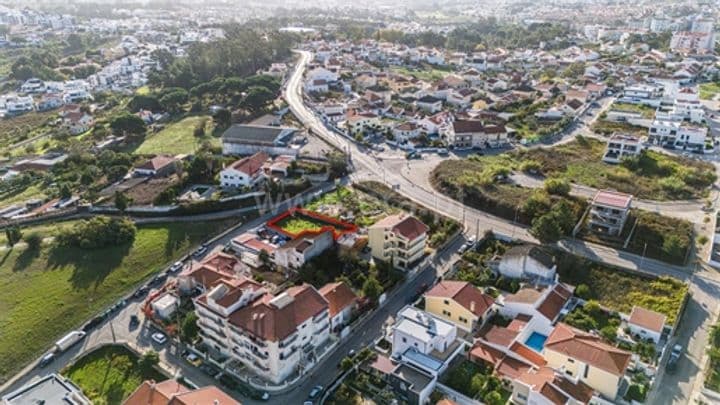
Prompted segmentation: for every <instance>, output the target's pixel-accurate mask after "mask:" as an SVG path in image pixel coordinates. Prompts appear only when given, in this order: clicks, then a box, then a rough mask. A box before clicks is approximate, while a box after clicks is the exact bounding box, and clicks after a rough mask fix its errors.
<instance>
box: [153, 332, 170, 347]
mask: <svg viewBox="0 0 720 405" xmlns="http://www.w3.org/2000/svg"><path fill="white" fill-rule="evenodd" d="M151 339H152V340H153V342H155V343H157V344H159V345H163V344H165V342H167V336H165V334H164V333H160V332H155V333H153V334H152V336H151Z"/></svg>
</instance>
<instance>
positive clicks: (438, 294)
mask: <svg viewBox="0 0 720 405" xmlns="http://www.w3.org/2000/svg"><path fill="white" fill-rule="evenodd" d="M494 303H495V300H493V298H492V297H490V296H489V295H486V294H484V293H482V292H481V291H480V290H478V289H477V288H475V286H473V285H472V284H470V283H468V282H464V281H450V280H443V281H441V282H440V283H438V284H436V285H435V286H434V287H433V288H432V289H431V290H430V291H428V292H427V293H425V311H427V312H430V313H431V314H433V315H435V316H437V317H439V318H443V319H446V320H448V321H450V322H452V323H454V324H455V325H456V326H457V327H458V328H460V329H463V330H466V331H469V332H470V331H473V330H475V329H476V328H479V327H480V326H481V325H482V324H483V321H484V320H485V319H487V317H488V314H489V313H490V311H491V309H492V306H493V304H494Z"/></svg>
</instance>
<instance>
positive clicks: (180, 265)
mask: <svg viewBox="0 0 720 405" xmlns="http://www.w3.org/2000/svg"><path fill="white" fill-rule="evenodd" d="M182 268H183V262H175V263H173V265H172V266H170V268H169V269H168V272H169V273H170V274H172V273H177V272H178V271H180V270H182Z"/></svg>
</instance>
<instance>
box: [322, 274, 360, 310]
mask: <svg viewBox="0 0 720 405" xmlns="http://www.w3.org/2000/svg"><path fill="white" fill-rule="evenodd" d="M320 295H322V296H323V297H324V298H325V300H327V302H328V306H329V308H330V316H335V315H337V314H338V313H339V312H341V311H342V310H344V309H345V308H347V307H348V306H349V305H353V304H355V302H357V299H358V297H357V295H355V293H354V292H353V290H352V289H351V288H350V287H348V285H347V284H345V283H343V282H342V281H341V282H337V283H329V284H325V285H324V286H322V288H320Z"/></svg>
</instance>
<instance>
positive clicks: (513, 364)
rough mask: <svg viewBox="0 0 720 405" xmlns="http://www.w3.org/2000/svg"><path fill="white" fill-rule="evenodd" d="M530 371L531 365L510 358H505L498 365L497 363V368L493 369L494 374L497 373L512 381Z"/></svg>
mask: <svg viewBox="0 0 720 405" xmlns="http://www.w3.org/2000/svg"><path fill="white" fill-rule="evenodd" d="M530 369H532V366H531V365H529V364H527V363H524V362H522V361H520V360H517V359H514V358H512V357H510V356H505V357H504V358H503V359H502V360H500V363H498V365H497V367H495V372H497V373H498V374H500V375H501V376H505V377H507V378H510V379H513V380H514V379H516V378H518V377H519V376H520V375H521V374H522V373H524V372H526V371H528V370H530Z"/></svg>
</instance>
